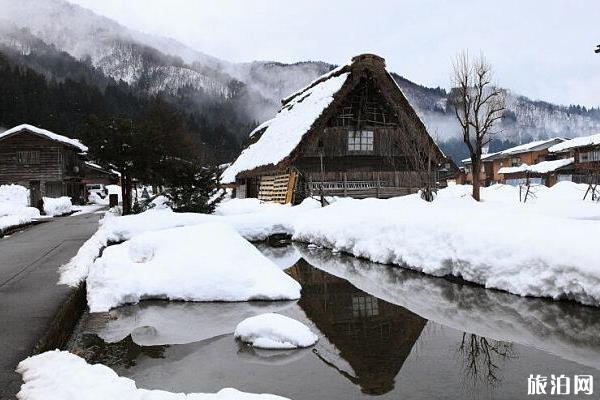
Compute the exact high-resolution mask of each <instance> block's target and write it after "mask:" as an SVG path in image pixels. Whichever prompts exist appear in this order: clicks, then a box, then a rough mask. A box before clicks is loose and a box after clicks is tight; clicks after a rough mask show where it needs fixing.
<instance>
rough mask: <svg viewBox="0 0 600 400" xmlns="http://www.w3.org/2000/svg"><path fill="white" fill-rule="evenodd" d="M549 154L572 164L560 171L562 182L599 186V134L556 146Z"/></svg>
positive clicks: (550, 149) (551, 148)
mask: <svg viewBox="0 0 600 400" xmlns="http://www.w3.org/2000/svg"><path fill="white" fill-rule="evenodd" d="M549 152H550V153H551V154H552V155H553V156H554V157H555V158H557V159H571V160H573V162H572V163H571V164H570V165H569V167H568V168H564V169H563V170H562V175H563V180H569V181H572V182H576V183H588V184H592V183H594V184H600V134H595V135H591V136H581V137H577V138H574V139H570V140H567V141H565V142H562V143H559V144H556V145H555V146H552V147H550V148H549Z"/></svg>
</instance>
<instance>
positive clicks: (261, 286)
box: [87, 223, 300, 312]
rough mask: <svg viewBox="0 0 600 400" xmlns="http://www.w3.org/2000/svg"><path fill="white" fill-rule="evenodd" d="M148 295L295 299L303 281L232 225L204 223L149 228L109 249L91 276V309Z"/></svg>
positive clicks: (105, 308)
mask: <svg viewBox="0 0 600 400" xmlns="http://www.w3.org/2000/svg"><path fill="white" fill-rule="evenodd" d="M144 298H166V299H170V300H187V301H247V300H293V299H298V298H300V284H299V283H298V282H296V281H295V280H294V279H293V278H291V277H290V276H289V275H287V274H286V273H284V272H283V271H281V270H280V269H279V268H278V267H277V266H276V265H275V264H274V263H273V262H272V261H270V260H269V259H267V258H266V257H265V256H263V255H262V254H261V253H260V252H259V251H258V250H257V249H256V248H255V247H254V246H253V245H252V244H250V243H249V242H248V241H246V240H244V239H243V238H242V237H241V236H240V235H239V234H238V233H237V232H236V231H235V230H233V229H232V228H231V227H230V226H228V225H225V224H221V223H205V224H201V225H196V226H190V227H180V228H174V229H168V230H163V231H158V232H147V233H144V234H142V235H139V236H137V237H135V238H133V239H131V240H129V241H126V242H125V243H121V244H118V245H114V246H110V247H108V248H106V250H105V251H104V253H103V254H102V257H100V258H98V259H97V260H96V261H95V262H94V265H93V266H92V268H91V270H90V273H89V276H88V278H87V299H88V306H89V308H90V311H91V312H102V311H108V310H109V309H110V308H112V307H116V306H119V305H121V304H125V303H135V302H138V301H139V300H140V299H144Z"/></svg>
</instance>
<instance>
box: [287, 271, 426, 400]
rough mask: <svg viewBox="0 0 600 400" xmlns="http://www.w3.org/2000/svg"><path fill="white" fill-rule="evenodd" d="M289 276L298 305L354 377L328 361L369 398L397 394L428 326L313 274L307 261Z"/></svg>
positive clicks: (340, 283) (341, 283) (332, 279)
mask: <svg viewBox="0 0 600 400" xmlns="http://www.w3.org/2000/svg"><path fill="white" fill-rule="evenodd" d="M287 271H288V273H290V275H292V276H293V277H294V278H295V279H296V280H298V282H300V284H301V285H302V293H303V294H302V298H301V299H300V301H299V305H300V306H301V307H302V309H303V310H304V312H305V313H306V315H307V316H308V318H310V319H311V321H313V322H314V323H315V325H316V326H317V328H319V330H320V331H321V332H323V334H324V335H326V336H327V339H328V340H329V341H330V342H331V343H332V344H333V345H334V346H335V347H336V348H337V349H338V350H339V351H340V355H341V357H343V358H344V360H346V361H347V362H348V363H349V364H350V366H351V367H352V369H353V370H354V373H355V376H351V375H349V374H348V373H347V372H344V371H343V370H342V369H340V368H337V367H336V366H335V365H334V364H333V363H331V362H329V361H328V360H327V359H326V358H325V357H323V358H322V359H323V361H324V362H326V363H327V364H329V365H330V366H332V367H333V368H336V369H338V371H339V372H340V373H341V374H342V375H344V376H345V377H347V378H348V379H349V380H351V381H352V382H354V383H356V384H358V385H360V387H361V389H362V391H363V392H365V393H368V394H372V395H376V394H384V393H387V392H389V391H390V390H392V389H393V388H394V379H395V377H396V375H397V374H398V372H399V371H400V369H401V368H402V365H403V364H404V361H405V360H406V358H407V357H408V355H409V354H410V352H411V350H412V348H413V346H414V344H415V343H416V341H417V339H418V338H419V335H420V334H421V331H422V330H423V328H424V327H425V324H426V323H427V320H425V319H423V318H421V317H420V316H418V315H416V314H413V313H411V312H410V311H408V310H406V309H405V308H402V307H400V306H397V305H394V304H391V303H388V302H385V301H383V300H380V299H378V298H376V297H373V296H371V295H369V294H367V293H365V292H363V291H361V290H359V289H357V288H356V287H354V286H352V284H350V283H349V282H348V281H346V280H344V279H341V278H337V277H335V276H333V275H330V274H328V273H326V272H323V271H320V270H318V269H316V268H313V267H312V266H311V265H310V264H308V263H307V262H306V261H305V260H303V259H302V260H300V261H298V263H296V264H295V265H294V266H293V267H291V268H290V269H288V270H287Z"/></svg>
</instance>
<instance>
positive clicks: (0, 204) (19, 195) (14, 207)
mask: <svg viewBox="0 0 600 400" xmlns="http://www.w3.org/2000/svg"><path fill="white" fill-rule="evenodd" d="M28 205H29V190H28V189H27V188H25V187H23V186H20V185H0V232H1V231H3V230H5V229H8V228H10V227H13V226H18V225H23V224H27V223H29V222H31V221H32V219H34V218H39V216H40V212H39V210H38V209H37V208H34V207H29V206H28Z"/></svg>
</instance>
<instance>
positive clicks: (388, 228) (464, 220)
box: [293, 195, 600, 305]
mask: <svg viewBox="0 0 600 400" xmlns="http://www.w3.org/2000/svg"><path fill="white" fill-rule="evenodd" d="M581 203H582V202H579V204H581ZM517 205H518V203H517ZM596 206H597V205H596V204H594V207H596ZM530 209H531V207H518V206H512V207H508V206H507V205H506V204H500V205H498V204H494V203H493V202H490V203H488V204H486V203H485V202H483V203H477V202H475V201H474V200H473V199H471V198H469V197H468V196H467V197H458V198H457V197H452V196H444V195H442V196H441V198H438V200H436V201H434V202H432V203H427V202H424V201H422V200H421V199H419V197H418V196H414V195H413V196H406V197H402V198H396V199H391V200H377V199H365V200H357V201H351V202H338V203H335V204H333V205H331V206H329V207H326V208H324V209H321V210H317V211H314V212H312V213H308V214H306V215H304V216H303V218H302V220H299V221H297V223H296V224H295V225H294V229H295V232H294V236H293V238H294V239H295V240H298V241H302V242H308V243H314V244H317V245H320V246H324V247H328V248H331V249H335V250H338V251H343V252H346V253H350V254H352V255H354V256H357V257H364V258H368V259H370V260H372V261H376V262H380V263H386V264H398V265H401V266H404V267H407V268H411V269H415V270H417V271H421V272H424V273H426V274H429V275H434V276H446V275H451V276H457V277H461V278H463V279H465V280H467V281H470V282H474V283H478V284H481V285H484V286H485V287H488V288H496V289H502V290H506V291H509V292H511V293H515V294H519V295H529V296H539V297H552V298H554V299H561V298H567V299H572V300H576V301H579V302H581V303H584V304H593V305H600V286H599V285H600V259H599V258H598V257H597V254H596V253H595V251H594V248H595V247H596V245H597V238H598V237H600V223H598V222H597V221H586V220H574V219H568V218H560V217H553V216H547V215H535V214H534V213H532V212H530ZM597 212H600V207H599V208H598V209H597Z"/></svg>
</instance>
